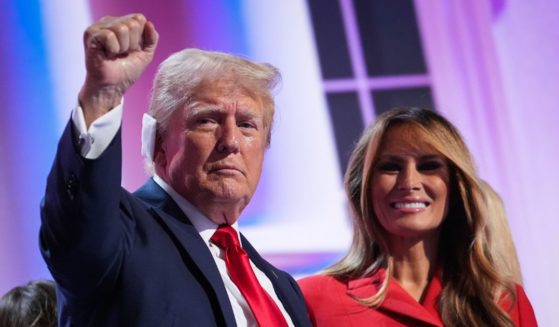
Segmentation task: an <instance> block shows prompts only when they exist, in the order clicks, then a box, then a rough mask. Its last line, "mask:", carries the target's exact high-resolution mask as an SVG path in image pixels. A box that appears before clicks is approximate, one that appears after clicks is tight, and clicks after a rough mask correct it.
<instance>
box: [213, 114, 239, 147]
mask: <svg viewBox="0 0 559 327" xmlns="http://www.w3.org/2000/svg"><path fill="white" fill-rule="evenodd" d="M239 132H240V131H239V127H238V126H237V123H236V122H234V121H230V120H228V121H225V122H224V123H223V124H222V125H221V127H220V135H219V139H218V143H217V151H218V152H220V153H235V152H238V151H239Z"/></svg>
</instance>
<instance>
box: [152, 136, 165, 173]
mask: <svg viewBox="0 0 559 327" xmlns="http://www.w3.org/2000/svg"><path fill="white" fill-rule="evenodd" d="M153 152H154V153H153V164H154V166H155V170H156V171H157V170H158V169H163V168H165V167H167V153H166V144H165V141H164V140H163V139H162V138H161V137H159V136H157V140H156V141H155V149H153Z"/></svg>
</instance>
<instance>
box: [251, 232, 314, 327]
mask: <svg viewBox="0 0 559 327" xmlns="http://www.w3.org/2000/svg"><path fill="white" fill-rule="evenodd" d="M241 244H242V246H243V249H244V250H245V251H246V253H247V254H248V256H249V257H250V260H251V261H252V262H253V263H254V264H255V265H256V266H257V267H258V269H260V270H261V271H262V272H263V273H264V274H266V276H267V277H268V278H269V279H270V281H271V282H272V285H273V286H274V291H275V292H276V295H277V296H278V298H279V300H280V301H281V303H282V304H283V307H284V308H285V310H286V311H287V313H288V314H289V316H290V317H291V321H293V324H294V325H295V326H304V325H305V322H306V321H307V319H305V318H303V317H301V316H300V313H301V312H303V311H302V310H297V308H295V307H293V305H294V304H295V303H296V301H295V299H294V297H293V295H291V296H289V293H291V294H293V293H294V288H293V286H292V285H291V283H290V282H289V280H288V279H287V278H285V277H284V276H282V275H281V274H280V273H279V272H277V271H276V269H274V268H273V266H272V265H271V264H270V263H269V262H267V261H266V260H264V258H262V256H260V254H259V253H258V252H257V251H256V250H255V249H254V247H252V244H250V242H249V241H248V240H247V239H246V238H245V237H244V235H242V234H241ZM295 295H296V296H297V294H295ZM304 305H305V304H304V303H303V302H302V301H301V308H304ZM303 314H306V313H305V312H303Z"/></svg>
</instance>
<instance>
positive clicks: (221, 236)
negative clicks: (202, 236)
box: [210, 225, 239, 249]
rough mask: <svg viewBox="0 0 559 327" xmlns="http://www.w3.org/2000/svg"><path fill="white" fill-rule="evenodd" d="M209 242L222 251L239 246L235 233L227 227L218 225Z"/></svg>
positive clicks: (231, 228)
mask: <svg viewBox="0 0 559 327" xmlns="http://www.w3.org/2000/svg"><path fill="white" fill-rule="evenodd" d="M210 240H211V241H212V242H213V243H214V244H216V245H217V246H219V247H220V248H222V249H229V248H232V247H235V246H239V237H238V235H237V231H236V230H235V229H233V227H231V226H229V225H220V226H219V227H218V228H217V230H216V231H215V233H214V234H213V236H212V238H211V239H210Z"/></svg>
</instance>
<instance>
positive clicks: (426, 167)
mask: <svg viewBox="0 0 559 327" xmlns="http://www.w3.org/2000/svg"><path fill="white" fill-rule="evenodd" d="M443 166H444V164H443V163H442V162H439V161H427V162H424V163H421V164H420V165H419V166H418V167H417V168H418V170H423V171H430V170H437V169H439V168H441V167H443Z"/></svg>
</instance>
